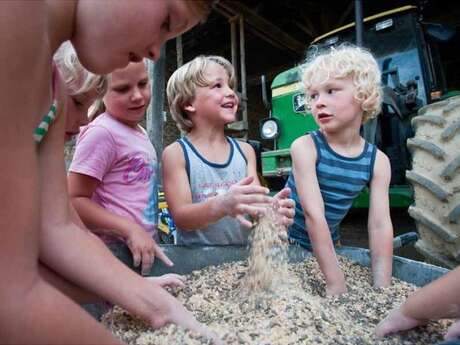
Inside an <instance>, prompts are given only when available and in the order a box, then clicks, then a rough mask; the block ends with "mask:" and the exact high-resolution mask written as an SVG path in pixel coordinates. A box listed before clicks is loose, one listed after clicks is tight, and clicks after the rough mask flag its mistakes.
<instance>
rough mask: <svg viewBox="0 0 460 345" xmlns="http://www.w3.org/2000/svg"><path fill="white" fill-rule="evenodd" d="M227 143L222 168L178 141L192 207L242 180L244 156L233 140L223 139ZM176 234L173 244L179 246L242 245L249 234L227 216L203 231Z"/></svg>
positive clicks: (245, 172)
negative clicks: (225, 159)
mask: <svg viewBox="0 0 460 345" xmlns="http://www.w3.org/2000/svg"><path fill="white" fill-rule="evenodd" d="M227 140H228V143H229V144H230V154H229V157H228V159H227V161H226V162H225V163H223V164H217V163H212V162H210V161H208V160H207V159H206V158H204V157H203V156H202V155H201V154H200V153H199V152H198V150H197V149H196V148H195V147H194V146H193V144H192V143H191V142H190V141H189V140H188V139H187V138H186V137H183V138H181V139H179V140H178V142H179V144H180V145H181V147H182V150H183V151H184V158H185V167H186V170H187V175H188V178H189V183H190V191H191V193H192V202H193V203H200V202H204V201H206V200H207V199H208V198H210V197H213V196H216V195H219V194H224V193H226V192H227V190H228V189H229V188H230V186H231V185H233V184H235V183H237V182H238V181H240V180H241V179H243V178H244V177H246V175H247V159H246V156H245V155H244V154H243V151H242V150H241V147H240V145H239V144H238V142H237V141H236V140H235V139H233V138H230V137H227ZM177 230H178V231H177V244H182V245H194V244H195V245H229V244H241V245H242V244H246V243H247V241H248V234H249V231H248V230H247V229H244V228H242V227H241V226H240V223H239V222H238V221H237V220H236V218H233V217H229V216H226V217H224V218H222V219H220V220H219V221H218V222H216V223H214V224H211V225H209V226H207V227H206V228H203V229H196V230H193V231H185V230H181V229H177Z"/></svg>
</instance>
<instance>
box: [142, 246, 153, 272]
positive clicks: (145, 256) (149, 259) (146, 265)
mask: <svg viewBox="0 0 460 345" xmlns="http://www.w3.org/2000/svg"><path fill="white" fill-rule="evenodd" d="M154 260H155V256H154V255H153V253H152V252H151V251H150V250H143V251H142V266H141V275H143V276H145V275H148V274H149V273H150V269H151V268H152V265H153V261H154Z"/></svg>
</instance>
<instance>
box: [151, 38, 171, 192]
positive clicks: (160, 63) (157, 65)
mask: <svg viewBox="0 0 460 345" xmlns="http://www.w3.org/2000/svg"><path fill="white" fill-rule="evenodd" d="M148 72H149V78H150V82H151V88H152V98H151V100H150V106H149V107H148V109H147V121H146V122H147V133H148V135H149V138H150V141H151V142H152V144H153V146H154V147H155V150H156V152H157V157H158V161H159V162H160V161H161V154H162V153H163V124H164V121H165V112H164V98H165V73H166V49H165V46H164V45H163V47H162V48H161V53H160V57H159V59H158V60H157V61H155V62H152V61H149V62H148ZM159 180H160V181H159V183H160V184H161V183H162V178H161V174H159Z"/></svg>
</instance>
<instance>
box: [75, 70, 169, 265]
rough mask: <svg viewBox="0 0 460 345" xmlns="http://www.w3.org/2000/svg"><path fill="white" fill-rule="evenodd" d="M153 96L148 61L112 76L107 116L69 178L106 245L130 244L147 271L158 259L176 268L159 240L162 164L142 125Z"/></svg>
mask: <svg viewBox="0 0 460 345" xmlns="http://www.w3.org/2000/svg"><path fill="white" fill-rule="evenodd" d="M150 96H151V92H150V83H149V78H148V74H147V69H146V65H145V64H144V62H138V63H135V62H132V63H130V64H129V65H128V66H127V67H125V68H122V69H117V70H115V71H114V72H113V73H111V75H110V76H109V85H108V91H107V93H106V95H105V97H104V99H103V103H104V106H105V112H104V113H102V114H101V115H99V116H98V117H97V118H96V119H95V120H94V121H92V122H91V123H90V124H89V125H88V126H86V127H85V128H83V130H82V131H81V134H80V136H79V137H78V140H77V146H76V150H75V155H74V157H73V161H72V164H71V166H70V173H69V178H68V181H69V193H70V197H71V200H72V203H73V205H74V207H75V209H76V210H77V212H78V214H79V215H80V217H81V219H82V220H83V222H84V223H85V225H86V226H87V227H88V228H90V229H91V230H92V231H93V232H94V233H96V234H98V235H99V236H100V237H101V238H102V239H103V240H104V242H105V243H106V244H110V243H114V242H120V241H123V242H125V243H126V244H127V246H128V247H129V249H130V250H131V253H132V255H133V261H134V265H135V266H139V264H140V263H142V272H143V273H148V272H149V270H150V268H151V266H152V263H153V260H154V257H155V256H157V257H159V258H160V259H161V260H162V261H164V262H165V263H166V264H167V265H169V266H171V265H172V262H171V261H170V260H169V259H168V258H167V257H166V255H165V254H164V253H163V251H162V250H161V248H160V247H159V246H158V245H157V244H156V242H155V241H156V240H157V239H158V235H157V229H156V228H157V212H156V211H157V195H158V185H157V173H158V161H157V156H156V152H155V149H154V147H153V145H152V144H151V142H150V140H149V138H148V136H147V134H146V131H145V130H144V128H142V127H141V126H140V125H139V123H140V121H141V120H142V119H143V118H144V115H145V111H146V109H147V107H148V105H149V102H150Z"/></svg>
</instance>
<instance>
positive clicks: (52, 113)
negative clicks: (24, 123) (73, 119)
mask: <svg viewBox="0 0 460 345" xmlns="http://www.w3.org/2000/svg"><path fill="white" fill-rule="evenodd" d="M51 78H52V80H51V83H52V92H53V104H51V107H50V110H49V111H48V113H47V114H45V116H43V118H42V120H41V121H40V123H39V125H38V127H37V128H35V131H34V140H35V143H36V144H40V143H41V141H42V140H43V138H44V137H45V135H46V133H48V130H49V127H50V125H51V124H52V123H53V121H54V120H55V119H56V116H57V103H58V102H57V99H56V98H55V97H56V90H57V83H58V82H59V70H58V69H57V67H56V64H55V63H54V62H53V66H52V77H51Z"/></svg>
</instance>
